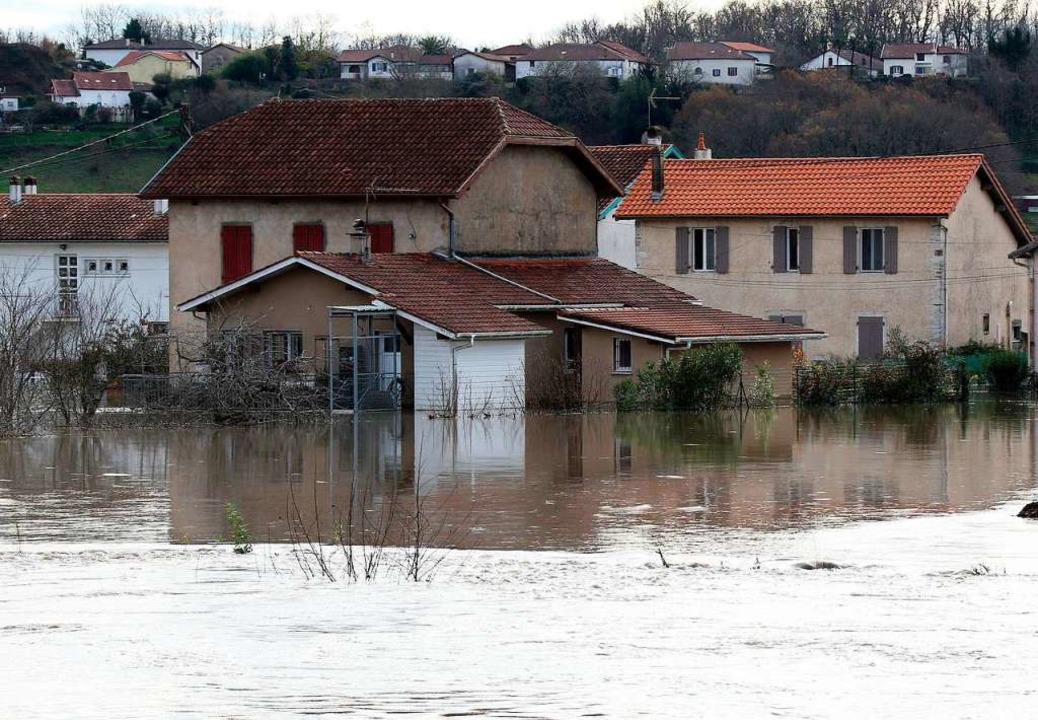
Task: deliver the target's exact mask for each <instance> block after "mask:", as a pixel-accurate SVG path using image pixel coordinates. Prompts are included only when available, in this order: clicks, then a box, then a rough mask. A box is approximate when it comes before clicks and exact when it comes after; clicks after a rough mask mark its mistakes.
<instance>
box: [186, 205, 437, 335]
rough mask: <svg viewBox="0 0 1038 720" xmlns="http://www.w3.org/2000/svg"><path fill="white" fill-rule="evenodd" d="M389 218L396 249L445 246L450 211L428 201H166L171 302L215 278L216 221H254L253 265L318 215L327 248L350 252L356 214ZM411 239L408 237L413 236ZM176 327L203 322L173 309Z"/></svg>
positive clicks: (281, 254)
mask: <svg viewBox="0 0 1038 720" xmlns="http://www.w3.org/2000/svg"><path fill="white" fill-rule="evenodd" d="M365 215H366V216H367V219H368V221H369V222H392V223H393V231H394V246H395V250H396V251H397V252H429V251H432V250H434V249H436V248H438V247H446V245H447V242H448V221H447V215H446V213H445V212H444V211H443V209H442V208H440V207H438V206H437V205H436V204H435V203H433V202H428V201H412V202H409V203H408V202H399V201H387V202H378V201H376V202H373V203H371V204H369V205H368V207H367V208H365V207H364V203H362V202H340V201H289V200H284V201H239V202H235V201H222V202H204V201H201V202H198V203H197V204H195V203H192V202H188V201H177V200H174V201H171V202H170V207H169V239H170V242H169V254H170V261H169V264H170V279H169V282H170V288H169V295H170V303H171V304H172V306H174V307H175V306H176V305H177V304H179V303H182V302H184V301H185V300H189V299H191V298H193V297H195V296H197V295H200V294H202V293H204V292H208V291H209V290H212V289H213V288H215V287H218V286H219V285H220V280H221V265H222V258H221V252H220V228H221V227H222V226H223V224H224V223H251V224H252V238H253V249H252V267H253V269H254V270H256V269H259V268H261V267H264V266H266V265H270V264H272V263H275V262H277V261H279V260H282V259H284V258H286V257H288V256H289V255H291V254H292V226H293V225H294V224H295V223H307V222H323V223H324V227H325V240H326V243H327V249H328V250H329V251H330V252H348V251H349V250H350V240H349V237H348V233H349V232H350V231H351V230H352V229H353V221H354V220H355V219H356V218H363V217H365ZM412 234H413V235H414V238H411V235H412ZM170 318H171V329H172V330H173V331H174V332H191V331H195V332H197V331H199V330H200V329H202V328H203V327H204V323H202V322H201V321H198V320H194V319H193V318H192V317H191V315H190V314H188V313H181V312H176V311H175V310H173V311H171V313H170Z"/></svg>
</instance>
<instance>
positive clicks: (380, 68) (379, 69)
mask: <svg viewBox="0 0 1038 720" xmlns="http://www.w3.org/2000/svg"><path fill="white" fill-rule="evenodd" d="M371 72H373V73H387V72H389V63H388V62H373V63H371Z"/></svg>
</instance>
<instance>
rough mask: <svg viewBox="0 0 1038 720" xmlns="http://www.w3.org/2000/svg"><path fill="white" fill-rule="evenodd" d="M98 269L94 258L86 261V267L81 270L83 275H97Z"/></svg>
mask: <svg viewBox="0 0 1038 720" xmlns="http://www.w3.org/2000/svg"><path fill="white" fill-rule="evenodd" d="M99 267H100V266H99V265H98V263H97V260H95V259H94V258H91V259H89V260H87V261H86V267H84V268H83V274H84V275H97V273H98V268H99Z"/></svg>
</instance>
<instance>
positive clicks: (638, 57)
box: [523, 41, 651, 64]
mask: <svg viewBox="0 0 1038 720" xmlns="http://www.w3.org/2000/svg"><path fill="white" fill-rule="evenodd" d="M523 59H524V60H534V61H537V60H540V61H544V62H558V61H562V60H571V61H588V60H630V61H631V62H636V63H642V64H649V63H650V62H651V61H650V60H649V59H648V58H647V57H645V56H644V55H642V54H641V53H639V52H638V51H637V50H632V49H631V48H629V47H625V46H623V45H621V44H620V43H615V42H609V41H599V42H596V43H591V44H588V45H584V44H578V43H558V44H556V45H549V46H548V47H546V48H540V49H538V50H531V51H530V52H528V53H527V54H526V55H524V56H523Z"/></svg>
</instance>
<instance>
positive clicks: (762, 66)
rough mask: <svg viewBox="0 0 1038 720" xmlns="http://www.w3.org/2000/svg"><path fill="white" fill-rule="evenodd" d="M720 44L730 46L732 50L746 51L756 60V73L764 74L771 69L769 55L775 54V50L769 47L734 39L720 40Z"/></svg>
mask: <svg viewBox="0 0 1038 720" xmlns="http://www.w3.org/2000/svg"><path fill="white" fill-rule="evenodd" d="M720 42H721V44H722V45H724V46H726V47H730V48H731V49H732V50H738V51H739V52H741V53H746V54H747V55H749V56H750V57H752V58H753V59H754V60H756V61H757V74H758V75H766V74H767V73H768V72H770V70H771V65H772V61H771V56H772V55H774V54H775V51H774V50H773V49H771V48H769V47H764V46H763V45H758V44H757V43H751V42H741V41H736V40H721V41H720Z"/></svg>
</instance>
